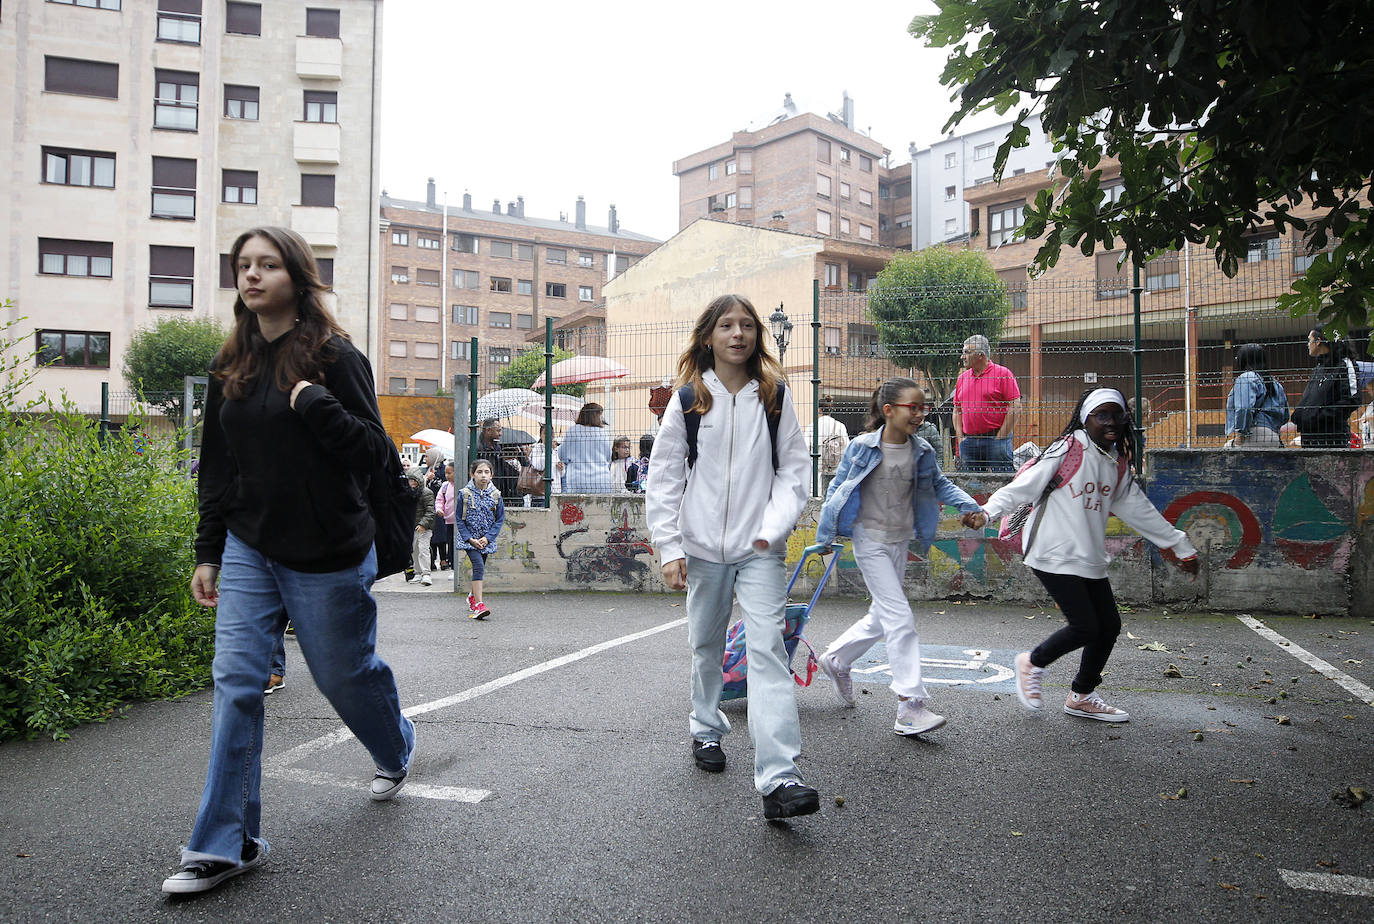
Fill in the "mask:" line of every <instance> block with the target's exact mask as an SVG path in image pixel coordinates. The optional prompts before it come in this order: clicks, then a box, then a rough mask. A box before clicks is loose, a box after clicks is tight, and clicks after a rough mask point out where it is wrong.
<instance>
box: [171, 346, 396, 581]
mask: <svg viewBox="0 0 1374 924" xmlns="http://www.w3.org/2000/svg"><path fill="white" fill-rule="evenodd" d="M288 336H290V335H289V334H287V335H285V336H283V337H278V338H277V339H276V340H274V341H272V342H271V343H269V344H267V346H266V349H265V350H264V353H263V355H262V356H261V357H259V359H258V362H257V367H258V369H260V370H262V371H260V372H259V373H258V375H257V376H256V377H255V378H254V380H253V381H252V382H251V383H250V386H249V393H248V394H247V395H246V396H245V397H244V398H243V399H241V400H238V401H229V400H226V399H225V398H224V393H223V390H222V388H221V386H220V381H219V379H217V378H216V377H215V376H214V375H213V374H212V375H211V377H210V385H209V388H208V390H207V392H206V400H205V418H204V420H205V434H204V438H203V440H202V443H201V457H200V525H199V527H198V528H197V530H196V563H197V564H211V565H218V564H219V563H220V559H221V557H222V556H223V554H224V537H225V532H226V531H232V532H233V533H234V535H235V536H237V537H238V538H239V539H241V540H242V541H243V542H244V543H246V544H247V545H249V546H250V547H252V548H253V549H255V550H257V551H258V552H261V553H262V554H263V555H265V556H267V557H268V558H270V559H272V560H273V561H276V562H279V563H281V564H283V565H285V566H286V567H288V568H291V569H292V570H295V571H305V572H310V573H316V574H318V573H324V572H329V571H339V570H342V569H344V568H351V567H355V566H357V565H359V564H361V563H362V561H363V559H365V558H366V557H367V553H368V549H370V548H371V546H372V538H373V535H374V532H375V527H374V526H373V522H372V515H371V513H370V512H369V510H368V506H367V484H368V480H369V478H370V476H371V474H372V473H373V472H380V471H384V470H385V466H386V461H387V453H394V452H396V448H395V445H394V444H393V443H392V442H391V439H390V437H388V436H387V435H386V430H385V429H384V428H383V427H382V419H381V414H380V413H379V412H378V410H377V398H376V393H375V389H374V386H373V380H372V367H371V365H370V364H369V363H368V361H367V357H366V356H364V355H363V354H362V353H360V352H359V351H358V349H357V348H356V347H355V346H353V344H352V343H350V342H348V340H346V339H344V338H343V337H339V336H335V337H333V338H332V339H331V340H330V341H329V342H328V344H327V345H326V351H327V352H328V353H329V354H330V355H332V356H333V358H334V361H333V362H329V363H328V364H327V365H326V366H325V367H324V384H323V385H311V386H309V387H308V388H304V389H302V390H301V393H300V395H298V396H297V398H296V407H295V409H294V410H293V409H292V408H291V394H290V392H289V391H282V390H281V389H279V388H277V385H276V382H275V375H274V374H273V368H274V366H275V357H276V352H277V350H278V349H280V347H281V345H282V344H283V342H284V341H285V339H286V337H288Z"/></svg>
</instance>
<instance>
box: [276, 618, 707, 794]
mask: <svg viewBox="0 0 1374 924" xmlns="http://www.w3.org/2000/svg"><path fill="white" fill-rule="evenodd" d="M686 624H687V619H686V617H683V618H682V619H674V620H673V621H671V622H665V623H663V624H662V625H657V626H654V627H652V628H649V629H645V630H643V631H642V632H632V633H630V634H629V635H622V636H620V637H619V638H613V639H610V640H608V641H605V642H598V643H597V644H595V645H592V646H590V647H587V648H583V649H582V650H580V651H574V652H572V653H571V654H566V655H563V656H561V657H557V658H553V659H551V660H549V661H543V662H540V663H539V664H535V665H532V666H530V667H527V668H525V669H523V670H518V671H516V672H515V673H513V674H507V675H506V676H504V677H497V678H496V679H495V680H490V681H488V682H486V683H483V684H479V685H478V686H475V687H472V688H470V689H467V690H463V691H462V692H461V693H454V694H453V695H452V696H445V697H444V698H443V699H436V700H432V701H431V702H428V703H420V704H419V705H416V706H411V707H410V708H408V709H402V710H401V711H402V712H403V713H404V714H405V715H406V716H407V717H410V718H414V717H415V716H417V715H424V714H425V713H426V712H434V711H435V710H437V709H446V708H448V707H449V706H455V705H457V704H458V703H465V702H467V701H468V700H472V699H476V698H477V697H479V696H485V695H487V694H488V693H492V692H495V691H496V690H500V689H502V688H504V687H508V686H510V685H511V684H514V683H519V682H520V681H522V680H528V679H529V678H530V677H535V676H537V675H539V674H543V673H547V672H548V671H551V670H554V669H555V668H559V667H562V666H564V665H565V664H572V663H573V662H574V661H581V660H582V659H584V658H590V657H591V656H592V655H595V654H600V653H601V652H603V651H607V650H609V649H611V648H616V647H619V646H620V645H628V644H629V643H630V642H637V641H639V640H640V639H642V638H648V637H649V636H650V635H656V634H657V633H659V632H665V631H667V630H668V629H676V628H677V627H678V626H683V625H686ZM352 737H353V733H352V732H351V731H349V730H348V729H347V728H340V729H339V730H338V731H334V732H330V733H329V734H327V735H322V736H320V737H319V738H314V739H312V740H310V741H306V742H304V743H303V744H298V745H296V746H295V747H294V748H292V749H291V750H289V751H283V752H282V753H281V754H277V755H276V756H274V757H269V758H267V759H266V760H264V761H263V764H262V770H263V774H264V775H265V776H270V777H274V778H276V779H282V780H295V781H296V782H301V783H312V784H316V785H325V786H345V787H348V788H350V789H357V788H361V784H359V783H357V782H356V781H352V780H341V779H338V778H336V777H332V776H330V775H328V774H327V773H317V772H315V771H313V770H301V769H298V768H295V767H292V766H291V765H292V764H295V763H299V762H300V761H302V760H304V759H305V758H307V757H309V756H310V755H312V754H315V753H317V752H319V751H323V750H326V749H328V748H332V747H333V746H334V745H336V744H342V743H343V742H345V741H347V740H349V739H350V738H352ZM405 791H406V792H407V793H409V794H411V795H414V796H420V797H421V798H425V799H445V800H448V801H451V802H480V801H482V800H483V799H485V798H486V797H487V796H489V795H491V792H490V790H486V789H465V788H463V787H460V786H431V785H428V784H425V783H407V784H406V789H405Z"/></svg>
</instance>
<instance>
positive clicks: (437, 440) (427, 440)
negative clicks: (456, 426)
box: [410, 429, 453, 459]
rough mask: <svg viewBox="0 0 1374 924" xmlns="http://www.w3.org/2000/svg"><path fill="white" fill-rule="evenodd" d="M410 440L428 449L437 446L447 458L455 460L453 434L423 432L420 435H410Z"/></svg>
mask: <svg viewBox="0 0 1374 924" xmlns="http://www.w3.org/2000/svg"><path fill="white" fill-rule="evenodd" d="M410 440H411V442H413V443H419V444H420V445H421V446H423V447H425V448H426V449H428V448H429V447H431V446H437V447H439V449H440V451H441V452H443V454H444V455H445V457H447V458H450V459H452V458H453V434H452V433H449V432H448V431H446V430H434V429H429V430H421V431H420V432H419V433H412V434H410Z"/></svg>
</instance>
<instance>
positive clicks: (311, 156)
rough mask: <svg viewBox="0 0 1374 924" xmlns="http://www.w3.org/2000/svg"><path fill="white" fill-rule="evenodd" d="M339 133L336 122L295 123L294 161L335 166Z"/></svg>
mask: <svg viewBox="0 0 1374 924" xmlns="http://www.w3.org/2000/svg"><path fill="white" fill-rule="evenodd" d="M340 137H341V136H340V132H339V124H338V123H337V122H297V123H296V130H295V152H296V160H297V162H299V163H302V164H337V163H338V162H339V148H340Z"/></svg>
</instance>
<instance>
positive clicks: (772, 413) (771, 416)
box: [677, 382, 787, 472]
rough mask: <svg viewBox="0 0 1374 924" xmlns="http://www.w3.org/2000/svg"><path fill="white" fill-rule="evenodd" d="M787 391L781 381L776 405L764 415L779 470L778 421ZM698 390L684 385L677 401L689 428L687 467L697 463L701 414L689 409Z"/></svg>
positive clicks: (694, 402) (684, 421) (785, 384)
mask: <svg viewBox="0 0 1374 924" xmlns="http://www.w3.org/2000/svg"><path fill="white" fill-rule="evenodd" d="M786 391H787V383H785V382H779V383H778V390H777V394H776V395H774V397H773V400H774V401H775V402H776V404H775V406H773V407H771V408H768V409H767V413H765V414H764V415H763V417H764V419H765V420H767V421H768V436H769V439H771V440H772V444H773V471H775V472H776V471H777V470H778V423H779V422H780V421H781V420H782V396H783V394H785V393H786ZM696 400H697V397H696V390H695V389H693V388H692V386H691V385H683V386H682V387H681V388H679V389H678V390H677V401H678V404H679V405H681V407H682V422H683V424H685V425H686V428H687V467H688V468H691V467H692V466H694V465H696V464H697V431H699V430H700V429H701V415H700V414H699V413H696V412H695V411H689V410H688V408H690V407H691V406H692V405H693V404H696Z"/></svg>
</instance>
